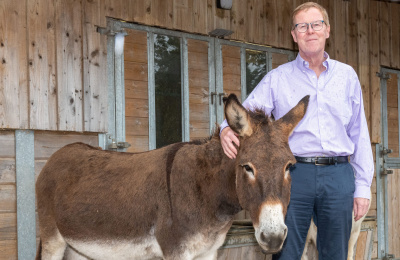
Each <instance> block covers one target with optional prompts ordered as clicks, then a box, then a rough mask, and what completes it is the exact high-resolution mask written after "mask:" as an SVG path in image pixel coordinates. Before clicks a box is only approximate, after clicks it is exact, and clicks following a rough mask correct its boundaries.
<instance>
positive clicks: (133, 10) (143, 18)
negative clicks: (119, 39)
mask: <svg viewBox="0 0 400 260" xmlns="http://www.w3.org/2000/svg"><path fill="white" fill-rule="evenodd" d="M110 1H111V3H112V2H113V0H110ZM117 2H118V1H117ZM167 2H170V1H167ZM126 3H127V2H126V1H124V0H119V2H118V3H116V4H118V5H116V6H115V8H116V11H119V12H117V13H116V15H117V16H119V17H121V19H124V20H128V21H135V22H139V23H143V24H148V25H153V23H152V22H153V21H154V20H153V19H152V16H157V13H154V12H153V3H152V1H151V0H142V1H134V0H131V1H129V2H128V3H130V4H129V8H126V6H125V5H126ZM155 4H157V3H155ZM124 6H125V7H124ZM121 7H122V8H126V9H128V10H129V13H124V12H123V11H122V10H118V8H121ZM156 10H158V11H161V10H160V9H156ZM163 11H164V10H163Z"/></svg>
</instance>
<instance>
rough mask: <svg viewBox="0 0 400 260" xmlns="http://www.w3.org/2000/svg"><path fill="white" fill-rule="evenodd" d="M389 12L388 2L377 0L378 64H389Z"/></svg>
mask: <svg viewBox="0 0 400 260" xmlns="http://www.w3.org/2000/svg"><path fill="white" fill-rule="evenodd" d="M390 16H391V13H390V10H389V3H387V2H379V22H380V26H379V29H380V37H379V44H380V48H379V49H380V52H379V55H380V62H381V64H380V65H383V66H390V57H389V55H390V26H391V24H390V23H389V21H390V18H389V17H390Z"/></svg>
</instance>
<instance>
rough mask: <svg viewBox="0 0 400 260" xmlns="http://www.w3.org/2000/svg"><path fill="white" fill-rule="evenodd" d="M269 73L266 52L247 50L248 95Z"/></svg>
mask: <svg viewBox="0 0 400 260" xmlns="http://www.w3.org/2000/svg"><path fill="white" fill-rule="evenodd" d="M265 74H267V58H266V54H265V52H260V51H253V50H246V95H247V96H248V95H249V94H250V93H251V92H252V91H253V89H254V88H255V87H256V86H257V84H258V83H259V82H260V81H261V80H262V78H263V77H264V76H265Z"/></svg>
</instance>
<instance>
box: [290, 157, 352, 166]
mask: <svg viewBox="0 0 400 260" xmlns="http://www.w3.org/2000/svg"><path fill="white" fill-rule="evenodd" d="M295 157H296V160H297V162H299V163H312V164H315V165H333V164H336V163H347V162H349V157H348V156H335V157H299V156H295Z"/></svg>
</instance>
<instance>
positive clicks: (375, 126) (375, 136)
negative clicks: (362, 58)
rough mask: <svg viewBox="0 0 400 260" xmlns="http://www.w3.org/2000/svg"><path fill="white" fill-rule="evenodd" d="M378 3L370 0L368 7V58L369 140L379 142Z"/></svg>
mask: <svg viewBox="0 0 400 260" xmlns="http://www.w3.org/2000/svg"><path fill="white" fill-rule="evenodd" d="M378 8H379V4H378V3H377V2H376V1H370V8H369V33H368V39H369V44H370V48H369V53H370V54H369V58H370V64H371V65H370V88H371V97H370V100H371V101H370V106H371V142H372V143H380V142H381V96H380V95H381V94H380V78H379V77H377V76H376V73H377V72H379V71H380V68H379V64H380V59H379V53H380V49H379V48H380V45H379V40H378V39H379V38H380V34H379V17H378Z"/></svg>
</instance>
